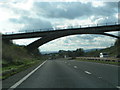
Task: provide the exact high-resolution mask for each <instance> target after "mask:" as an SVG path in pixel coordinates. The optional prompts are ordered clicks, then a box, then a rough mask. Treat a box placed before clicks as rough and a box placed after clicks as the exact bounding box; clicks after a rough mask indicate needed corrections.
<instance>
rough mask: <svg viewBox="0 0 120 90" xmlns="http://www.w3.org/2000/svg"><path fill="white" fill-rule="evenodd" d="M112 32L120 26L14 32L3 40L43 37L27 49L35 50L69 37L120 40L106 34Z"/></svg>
mask: <svg viewBox="0 0 120 90" xmlns="http://www.w3.org/2000/svg"><path fill="white" fill-rule="evenodd" d="M111 31H120V24H119V23H114V24H111V25H109V24H107V23H106V24H104V25H96V26H87V27H81V26H78V27H68V28H59V29H53V28H52V29H49V30H48V29H46V30H43V31H41V30H39V31H29V32H18V33H15V32H14V33H8V34H3V35H2V39H5V40H13V39H26V38H36V37H41V38H40V39H38V40H36V41H34V42H32V43H30V44H29V45H27V49H29V50H34V49H36V48H38V47H39V46H41V45H43V44H45V43H47V42H49V41H52V40H54V39H57V38H60V37H65V36H69V35H77V34H97V35H106V36H110V37H114V38H120V37H119V36H115V35H112V34H108V33H106V32H111Z"/></svg>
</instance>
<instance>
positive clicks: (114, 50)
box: [85, 39, 120, 57]
mask: <svg viewBox="0 0 120 90" xmlns="http://www.w3.org/2000/svg"><path fill="white" fill-rule="evenodd" d="M119 51H120V39H117V40H116V42H115V44H114V45H113V46H111V47H108V48H105V49H100V50H97V49H96V50H93V51H89V52H86V53H85V56H88V57H89V56H90V57H99V54H100V53H101V52H106V53H108V54H109V56H110V57H120V53H119Z"/></svg>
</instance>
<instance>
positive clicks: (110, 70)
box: [65, 60, 118, 86]
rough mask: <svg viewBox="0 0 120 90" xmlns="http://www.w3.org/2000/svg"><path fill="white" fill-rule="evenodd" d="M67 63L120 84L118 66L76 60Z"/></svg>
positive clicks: (113, 83)
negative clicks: (119, 81)
mask: <svg viewBox="0 0 120 90" xmlns="http://www.w3.org/2000/svg"><path fill="white" fill-rule="evenodd" d="M65 63H66V64H67V65H68V66H69V67H71V68H73V67H77V69H76V70H81V71H83V72H85V71H87V72H90V73H92V75H94V76H96V77H97V78H101V79H103V80H105V81H106V82H109V83H111V84H112V85H114V86H118V66H114V65H108V64H100V63H94V62H84V61H76V60H69V61H66V62H65Z"/></svg>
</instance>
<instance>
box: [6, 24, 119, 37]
mask: <svg viewBox="0 0 120 90" xmlns="http://www.w3.org/2000/svg"><path fill="white" fill-rule="evenodd" d="M112 25H113V26H114V25H120V23H118V22H112V23H100V24H88V25H75V26H64V27H55V28H43V29H34V30H22V31H16V32H15V31H14V32H6V33H4V35H13V34H24V33H35V32H45V31H58V30H70V29H80V28H90V27H93V28H94V27H101V26H112Z"/></svg>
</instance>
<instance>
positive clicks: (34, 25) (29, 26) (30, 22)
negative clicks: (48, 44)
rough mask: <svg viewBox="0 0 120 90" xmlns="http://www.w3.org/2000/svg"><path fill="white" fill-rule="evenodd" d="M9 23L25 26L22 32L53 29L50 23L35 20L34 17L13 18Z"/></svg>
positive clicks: (38, 19) (39, 19)
mask: <svg viewBox="0 0 120 90" xmlns="http://www.w3.org/2000/svg"><path fill="white" fill-rule="evenodd" d="M9 21H10V22H13V23H15V24H24V26H23V27H22V28H21V30H22V31H24V30H39V29H45V28H51V27H52V25H51V23H50V22H49V21H46V20H43V19H41V18H34V17H33V18H32V17H26V16H23V17H21V18H19V19H15V18H11V19H9ZM21 30H20V31H21Z"/></svg>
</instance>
